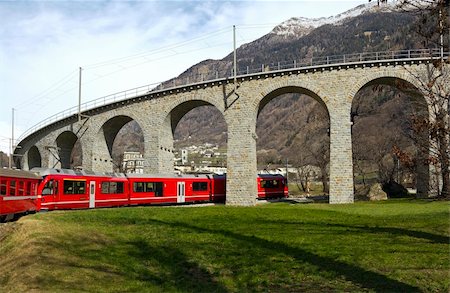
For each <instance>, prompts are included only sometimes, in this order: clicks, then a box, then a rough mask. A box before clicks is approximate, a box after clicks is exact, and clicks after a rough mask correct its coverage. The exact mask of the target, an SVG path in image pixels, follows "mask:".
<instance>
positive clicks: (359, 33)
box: [117, 4, 421, 171]
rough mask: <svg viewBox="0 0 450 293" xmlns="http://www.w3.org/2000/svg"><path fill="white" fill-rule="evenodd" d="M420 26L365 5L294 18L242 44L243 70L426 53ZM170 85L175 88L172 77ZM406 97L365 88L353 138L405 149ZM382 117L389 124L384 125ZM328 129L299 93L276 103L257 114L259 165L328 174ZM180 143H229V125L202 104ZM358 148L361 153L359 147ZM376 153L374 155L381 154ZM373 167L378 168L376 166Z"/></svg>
mask: <svg viewBox="0 0 450 293" xmlns="http://www.w3.org/2000/svg"><path fill="white" fill-rule="evenodd" d="M413 22H414V19H413V16H411V15H409V14H406V13H402V12H399V11H396V10H395V9H394V8H393V7H392V6H388V7H381V8H379V7H378V6H376V5H373V4H366V5H360V6H357V7H355V8H354V9H351V10H349V11H347V12H344V13H342V14H339V15H336V16H333V17H329V18H318V19H307V18H302V17H293V18H291V19H289V20H287V21H285V22H283V23H281V24H279V25H278V26H276V27H275V28H274V29H273V30H272V31H271V32H270V33H268V34H267V35H265V36H263V37H261V38H259V39H257V40H255V41H253V42H250V43H247V44H244V45H242V46H240V47H239V48H238V49H237V56H238V65H239V67H240V68H243V67H244V68H245V66H249V67H257V66H261V64H271V63H275V64H276V62H283V61H293V60H301V59H304V58H311V57H313V56H314V57H317V56H331V55H342V54H351V53H360V52H373V51H386V50H401V49H412V48H420V47H421V44H420V42H418V41H417V37H416V36H414V35H413V34H412V33H411V32H412V29H411V23H413ZM232 60H233V54H232V53H230V54H229V55H228V56H226V57H224V58H223V59H221V60H205V61H202V62H200V63H198V64H196V65H194V66H192V67H190V68H188V69H187V70H186V71H185V72H183V73H182V74H181V75H180V76H178V77H177V78H176V79H183V80H186V78H188V77H192V76H194V75H198V74H201V73H204V72H215V71H222V70H231V68H232ZM167 82H168V83H172V82H173V80H170V81H167ZM407 100H408V97H407V96H405V95H404V94H402V93H401V92H399V91H397V90H395V89H394V88H390V87H387V86H378V87H375V88H366V89H364V90H362V91H360V93H358V95H357V97H355V102H354V106H353V110H352V111H353V112H354V113H353V114H354V116H355V117H356V119H355V121H354V128H353V130H354V132H353V135H354V141H355V142H358V143H359V144H360V145H365V144H367V143H368V142H369V141H370V143H371V144H375V145H377V144H378V143H377V140H376V139H375V138H377V139H379V140H380V139H385V138H386V137H393V136H394V134H396V137H397V138H396V141H397V142H398V143H399V144H401V145H403V146H405V147H406V146H409V145H411V141H410V140H409V139H408V135H407V133H408V131H409V126H408V124H407V123H404V122H403V121H405V120H407V114H406V113H407V112H405V111H403V110H404V109H405V107H404V106H402V105H404V104H408V103H407ZM380 118H382V119H383V123H379V121H378V120H377V119H380ZM328 127H329V121H328V116H327V112H326V110H325V109H324V108H323V107H322V106H321V105H320V104H319V103H318V102H317V101H315V100H314V99H312V98H310V97H306V96H301V95H298V94H287V95H283V96H280V97H277V98H275V99H274V100H272V101H271V102H270V103H268V104H267V105H266V106H265V108H264V109H263V110H262V111H261V113H260V115H259V117H258V126H257V135H258V141H257V149H258V165H259V167H261V168H263V167H265V166H267V165H270V164H281V163H283V162H285V160H286V159H288V160H289V162H292V163H293V164H294V165H302V164H314V165H319V164H323V165H324V166H323V168H324V170H325V171H326V168H327V166H326V165H327V162H328V152H329V136H328ZM133 129H136V126H133V122H131V123H130V126H128V125H127V126H126V127H125V128H124V129H123V132H124V133H129V132H133V133H134V132H135V130H133ZM402 133H405V134H402ZM380 134H382V135H380ZM399 135H400V136H402V137H398V136H399ZM374 137H375V138H374ZM174 139H175V147H176V148H177V147H178V148H179V147H182V146H187V145H193V144H202V143H206V142H209V143H214V144H218V145H221V146H226V124H225V121H224V119H223V117H222V116H221V114H220V113H219V111H218V110H217V109H215V108H214V107H212V106H203V107H199V108H196V109H193V110H192V111H190V112H189V113H187V114H186V115H185V116H184V117H183V119H182V120H181V121H180V123H179V124H178V126H177V128H176V130H175V134H174ZM374 139H375V140H374ZM117 140H118V142H117V144H118V145H120V146H121V147H120V149H119V150H118V151H117V153H120V152H121V151H122V149H127V148H128V147H129V146H128V145H127V141H130V137H129V135H128V136H122V137H121V136H118V138H117ZM130 147H131V146H130ZM132 147H133V148H135V147H136V145H134V146H132ZM140 148H141V149H142V148H143V147H142V146H141V147H140ZM354 148H355V149H358V147H356V146H355V145H354ZM388 148H389V147H385V149H388ZM384 151H386V150H384ZM363 152H364V151H363ZM370 152H371V153H375V151H374V150H371V151H370ZM355 153H358V151H355ZM358 155H359V154H358ZM322 157H325V158H322ZM319 161H321V162H319ZM323 161H325V162H323ZM370 168H372V169H373V168H375V169H376V168H377V167H376V166H374V165H373V164H372V166H371V167H370Z"/></svg>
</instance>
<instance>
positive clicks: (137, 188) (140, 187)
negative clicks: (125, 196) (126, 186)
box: [133, 182, 144, 192]
mask: <svg viewBox="0 0 450 293" xmlns="http://www.w3.org/2000/svg"><path fill="white" fill-rule="evenodd" d="M133 191H134V192H144V182H134V183H133Z"/></svg>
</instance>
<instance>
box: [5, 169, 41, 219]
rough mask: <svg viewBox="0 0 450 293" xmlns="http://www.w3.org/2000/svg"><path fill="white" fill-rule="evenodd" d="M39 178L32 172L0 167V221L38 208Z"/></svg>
mask: <svg viewBox="0 0 450 293" xmlns="http://www.w3.org/2000/svg"><path fill="white" fill-rule="evenodd" d="M40 180H41V177H40V176H39V175H37V174H36V173H34V172H28V171H22V170H12V169H0V222H2V221H9V220H11V219H13V218H14V216H16V215H20V214H27V213H32V212H36V211H38V210H39V208H38V185H39V181H40Z"/></svg>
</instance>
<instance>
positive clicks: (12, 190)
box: [9, 180, 16, 195]
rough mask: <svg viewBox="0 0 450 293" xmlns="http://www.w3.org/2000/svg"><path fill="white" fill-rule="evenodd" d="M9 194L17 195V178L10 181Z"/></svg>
mask: <svg viewBox="0 0 450 293" xmlns="http://www.w3.org/2000/svg"><path fill="white" fill-rule="evenodd" d="M9 195H16V180H11V181H10V182H9Z"/></svg>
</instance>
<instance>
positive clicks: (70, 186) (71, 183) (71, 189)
mask: <svg viewBox="0 0 450 293" xmlns="http://www.w3.org/2000/svg"><path fill="white" fill-rule="evenodd" d="M85 191H86V181H77V180H64V194H84V193H85Z"/></svg>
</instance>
